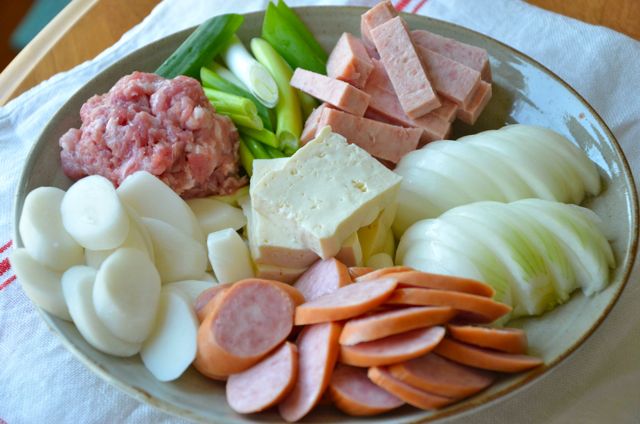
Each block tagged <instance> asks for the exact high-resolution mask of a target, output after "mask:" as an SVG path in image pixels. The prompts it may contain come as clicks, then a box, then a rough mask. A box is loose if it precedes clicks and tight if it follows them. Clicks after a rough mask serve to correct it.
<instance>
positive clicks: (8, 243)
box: [0, 240, 13, 253]
mask: <svg viewBox="0 0 640 424" xmlns="http://www.w3.org/2000/svg"><path fill="white" fill-rule="evenodd" d="M12 244H13V240H9V241H8V242H6V243H5V244H4V246H2V247H0V253H3V252H4V251H5V250H7V249H8V248H10V247H11V245H12Z"/></svg>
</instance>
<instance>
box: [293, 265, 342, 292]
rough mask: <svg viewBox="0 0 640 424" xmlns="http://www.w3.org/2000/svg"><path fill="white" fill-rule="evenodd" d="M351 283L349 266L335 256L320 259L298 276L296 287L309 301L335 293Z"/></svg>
mask: <svg viewBox="0 0 640 424" xmlns="http://www.w3.org/2000/svg"><path fill="white" fill-rule="evenodd" d="M350 283H351V276H350V275H349V270H348V269H347V267H346V266H345V265H344V264H343V263H342V262H340V261H339V260H337V259H335V258H331V259H325V260H319V261H316V263H314V264H313V265H312V266H311V268H309V269H308V270H306V271H305V273H304V274H302V275H301V276H300V278H298V280H297V281H296V283H295V284H294V287H295V288H296V289H298V290H299V291H300V293H302V295H303V296H304V298H305V299H306V300H307V301H310V300H314V299H317V298H318V297H320V296H324V295H325V294H329V293H333V292H334V291H336V290H338V289H339V288H340V287H344V286H346V285H347V284H350Z"/></svg>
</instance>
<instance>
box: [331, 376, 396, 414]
mask: <svg viewBox="0 0 640 424" xmlns="http://www.w3.org/2000/svg"><path fill="white" fill-rule="evenodd" d="M329 395H330V396H331V399H332V400H333V403H334V404H335V405H336V406H337V407H338V409H340V410H341V411H342V412H344V413H345V414H349V415H353V416H367V415H376V414H382V413H384V412H387V411H391V410H392V409H396V408H399V407H400V406H402V405H404V402H403V401H402V400H400V399H398V398H397V397H395V396H394V395H392V394H391V393H389V392H387V391H386V390H384V389H382V388H380V387H378V386H376V385H375V384H373V383H372V382H371V380H369V377H367V369H366V368H356V367H351V366H349V365H343V364H337V365H336V368H335V370H333V376H332V377H331V383H330V384H329Z"/></svg>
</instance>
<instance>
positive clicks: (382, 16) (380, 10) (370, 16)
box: [360, 1, 398, 45]
mask: <svg viewBox="0 0 640 424" xmlns="http://www.w3.org/2000/svg"><path fill="white" fill-rule="evenodd" d="M396 16H398V12H397V11H396V9H395V8H394V7H393V4H391V2H390V1H382V2H380V3H378V4H376V5H375V6H373V7H372V8H371V9H369V10H367V12H366V13H364V14H363V15H362V17H361V18H360V35H362V40H363V41H364V43H365V45H366V44H369V45H372V44H373V39H372V38H371V30H372V29H374V28H375V27H377V26H378V25H381V24H383V23H385V22H387V21H389V20H391V19H393V18H395V17H396Z"/></svg>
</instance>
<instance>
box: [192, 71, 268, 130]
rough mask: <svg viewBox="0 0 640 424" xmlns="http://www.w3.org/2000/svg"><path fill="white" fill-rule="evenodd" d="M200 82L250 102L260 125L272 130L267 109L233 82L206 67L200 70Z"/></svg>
mask: <svg viewBox="0 0 640 424" xmlns="http://www.w3.org/2000/svg"><path fill="white" fill-rule="evenodd" d="M200 80H201V81H202V85H203V86H204V87H209V88H213V89H215V90H218V91H224V92H225V93H230V94H235V95H236V96H240V97H244V98H246V99H249V100H251V102H252V103H253V104H254V105H255V106H256V109H257V110H258V116H260V120H262V125H263V126H264V128H266V129H268V130H269V131H272V130H273V126H272V125H271V119H270V117H269V109H267V108H266V106H264V105H263V104H262V103H260V102H259V101H258V99H256V98H255V97H254V96H253V95H252V94H251V93H249V92H248V91H247V90H245V89H244V88H242V87H239V86H237V85H235V84H234V83H233V82H231V81H228V80H226V79H224V78H223V77H222V76H221V75H220V74H218V73H217V72H215V71H214V70H212V69H209V68H207V67H204V66H203V67H202V68H200Z"/></svg>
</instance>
